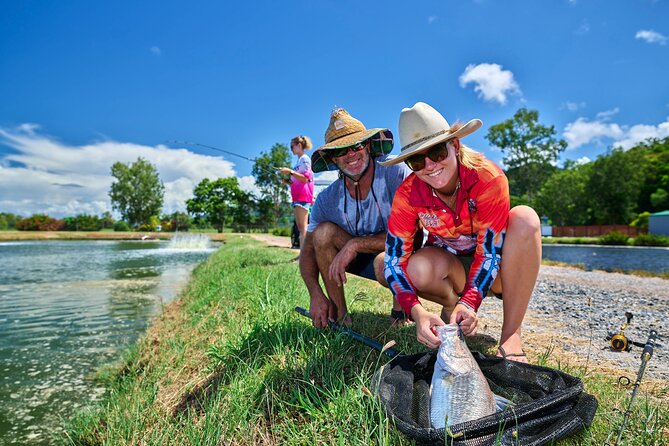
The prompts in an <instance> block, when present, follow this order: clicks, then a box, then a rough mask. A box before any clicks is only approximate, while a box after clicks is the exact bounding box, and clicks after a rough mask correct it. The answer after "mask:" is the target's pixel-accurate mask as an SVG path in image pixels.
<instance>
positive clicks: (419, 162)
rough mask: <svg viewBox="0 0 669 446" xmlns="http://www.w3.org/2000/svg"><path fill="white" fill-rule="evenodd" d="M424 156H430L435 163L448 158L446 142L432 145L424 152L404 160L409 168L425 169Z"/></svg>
mask: <svg viewBox="0 0 669 446" xmlns="http://www.w3.org/2000/svg"><path fill="white" fill-rule="evenodd" d="M425 157H428V158H430V159H431V160H432V161H434V162H435V163H438V162H439V161H443V160H445V159H446V158H448V143H445V142H442V143H439V144H437V145H435V146H433V147H430V148H429V149H428V150H427V151H426V152H425V153H419V154H418V155H413V156H410V157H409V158H407V159H405V160H404V162H405V163H406V164H407V166H409V169H411V170H413V171H414V172H418V171H419V170H422V169H425Z"/></svg>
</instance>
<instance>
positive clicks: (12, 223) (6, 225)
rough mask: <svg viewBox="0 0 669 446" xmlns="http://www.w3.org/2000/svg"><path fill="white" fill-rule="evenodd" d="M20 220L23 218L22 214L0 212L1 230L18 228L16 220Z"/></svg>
mask: <svg viewBox="0 0 669 446" xmlns="http://www.w3.org/2000/svg"><path fill="white" fill-rule="evenodd" d="M19 220H21V216H20V215H15V214H12V213H10V212H0V231H6V230H7V229H16V222H18V221H19Z"/></svg>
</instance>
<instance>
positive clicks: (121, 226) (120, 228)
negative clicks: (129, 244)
mask: <svg viewBox="0 0 669 446" xmlns="http://www.w3.org/2000/svg"><path fill="white" fill-rule="evenodd" d="M129 230H130V226H128V223H126V222H124V221H123V220H119V221H117V222H116V223H114V231H116V232H128V231H129Z"/></svg>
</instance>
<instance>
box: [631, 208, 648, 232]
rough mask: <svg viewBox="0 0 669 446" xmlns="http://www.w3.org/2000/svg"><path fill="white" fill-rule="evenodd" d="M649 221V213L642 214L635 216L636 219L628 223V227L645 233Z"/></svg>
mask: <svg viewBox="0 0 669 446" xmlns="http://www.w3.org/2000/svg"><path fill="white" fill-rule="evenodd" d="M649 220H650V212H642V213H640V214H639V215H638V216H637V218H636V219H635V220H634V221H633V222H632V223H630V226H632V227H634V228H638V229H639V230H641V231H647V230H648V222H649Z"/></svg>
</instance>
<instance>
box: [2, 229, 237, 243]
mask: <svg viewBox="0 0 669 446" xmlns="http://www.w3.org/2000/svg"><path fill="white" fill-rule="evenodd" d="M174 234H176V233H175V232H115V231H96V232H84V231H0V242H6V241H20V240H144V239H152V240H156V239H157V240H169V239H170V238H172V237H173V236H174ZM180 234H183V233H180ZM188 234H207V235H208V236H209V237H210V238H211V239H212V240H224V239H225V234H218V233H215V232H207V233H204V232H188Z"/></svg>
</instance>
